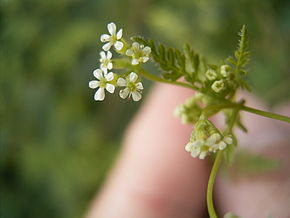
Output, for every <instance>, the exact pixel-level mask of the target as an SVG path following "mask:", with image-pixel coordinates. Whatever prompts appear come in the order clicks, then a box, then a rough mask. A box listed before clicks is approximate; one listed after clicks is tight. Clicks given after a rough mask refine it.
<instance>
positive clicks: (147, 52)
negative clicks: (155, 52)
mask: <svg viewBox="0 0 290 218" xmlns="http://www.w3.org/2000/svg"><path fill="white" fill-rule="evenodd" d="M143 52H144V53H145V54H146V55H149V54H150V53H151V48H150V47H148V46H146V47H145V48H144V49H143Z"/></svg>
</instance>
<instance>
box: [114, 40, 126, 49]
mask: <svg viewBox="0 0 290 218" xmlns="http://www.w3.org/2000/svg"><path fill="white" fill-rule="evenodd" d="M114 46H115V48H116V49H117V50H118V51H120V50H121V49H122V48H123V46H124V44H123V42H120V41H117V42H115V44H114Z"/></svg>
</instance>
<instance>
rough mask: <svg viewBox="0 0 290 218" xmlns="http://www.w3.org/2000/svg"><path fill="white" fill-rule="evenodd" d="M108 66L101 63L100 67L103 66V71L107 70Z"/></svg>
mask: <svg viewBox="0 0 290 218" xmlns="http://www.w3.org/2000/svg"><path fill="white" fill-rule="evenodd" d="M107 67H108V66H106V65H105V64H101V65H100V68H101V69H102V70H103V71H105V70H107Z"/></svg>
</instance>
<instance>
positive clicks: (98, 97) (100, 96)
mask: <svg viewBox="0 0 290 218" xmlns="http://www.w3.org/2000/svg"><path fill="white" fill-rule="evenodd" d="M94 99H95V100H96V101H103V100H104V99H105V90H104V88H99V89H98V90H97V91H96V93H95V96H94Z"/></svg>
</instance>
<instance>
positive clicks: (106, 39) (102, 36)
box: [101, 34, 111, 42]
mask: <svg viewBox="0 0 290 218" xmlns="http://www.w3.org/2000/svg"><path fill="white" fill-rule="evenodd" d="M110 38H111V36H110V35H108V34H102V35H101V42H108V41H110Z"/></svg>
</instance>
